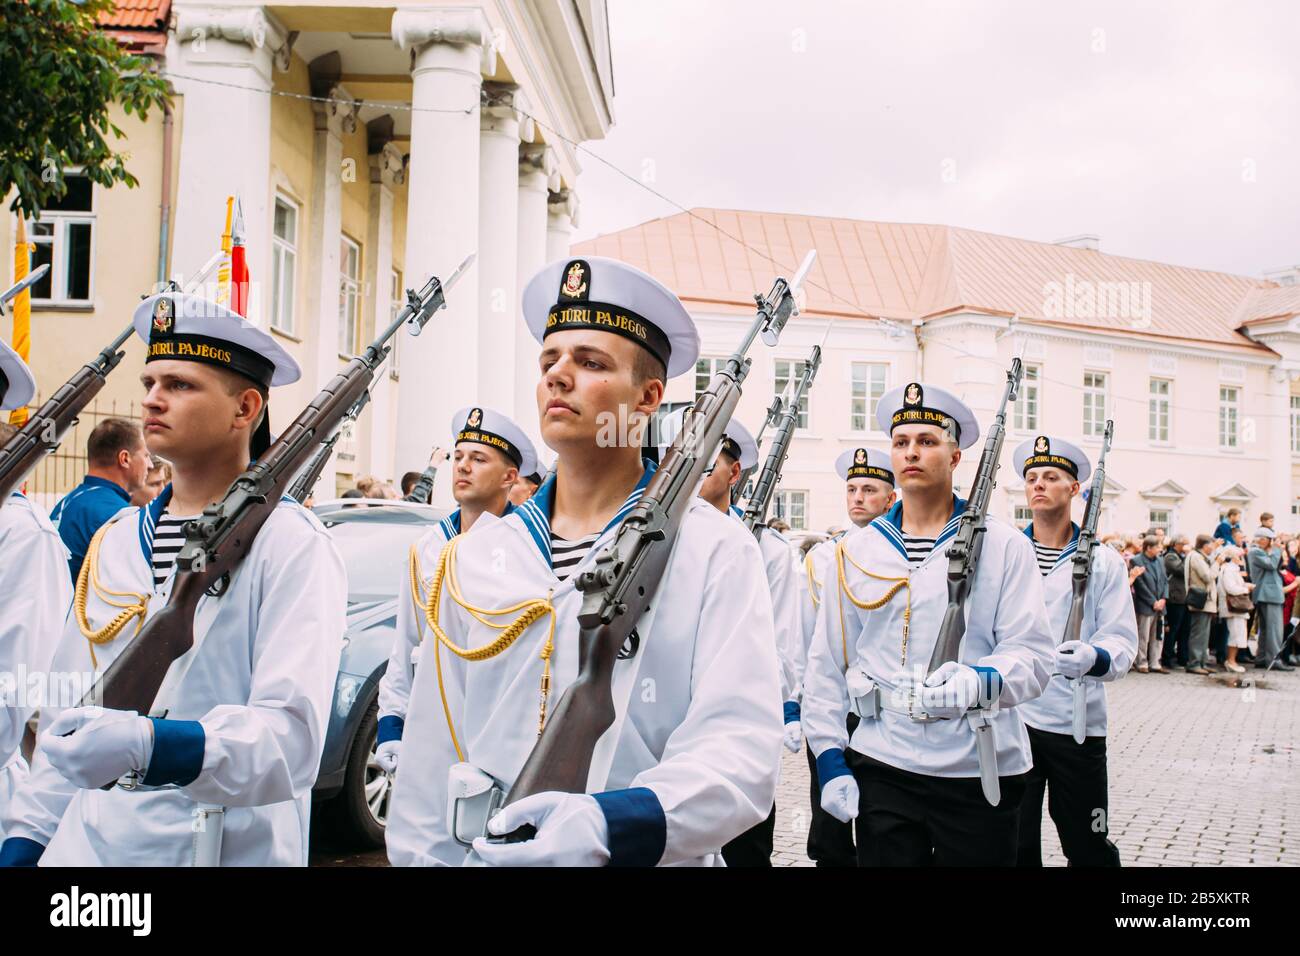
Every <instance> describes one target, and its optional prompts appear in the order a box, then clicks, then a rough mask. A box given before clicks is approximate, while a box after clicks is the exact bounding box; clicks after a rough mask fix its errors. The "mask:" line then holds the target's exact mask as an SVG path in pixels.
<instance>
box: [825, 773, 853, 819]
mask: <svg viewBox="0 0 1300 956" xmlns="http://www.w3.org/2000/svg"><path fill="white" fill-rule="evenodd" d="M858 799H859V798H858V782H857V781H856V780H854V779H853V775H852V774H848V773H846V774H842V775H840V776H838V777H832V778H831V782H830V783H828V784H826V785H825V786H824V787H822V809H823V810H825V811H826V812H827V813H829V814H830V815H831V816H833V817H834V818H835V819H836V820H839V821H840V823H848V822H849V821H850V820H852V819H853V818H854V817H856V816H857V815H858Z"/></svg>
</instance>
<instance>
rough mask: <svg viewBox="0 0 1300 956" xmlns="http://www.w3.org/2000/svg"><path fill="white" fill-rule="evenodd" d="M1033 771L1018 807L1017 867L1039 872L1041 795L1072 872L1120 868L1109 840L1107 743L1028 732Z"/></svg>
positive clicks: (1041, 853) (1041, 731)
mask: <svg viewBox="0 0 1300 956" xmlns="http://www.w3.org/2000/svg"><path fill="white" fill-rule="evenodd" d="M1026 729H1027V730H1028V731H1029V745H1030V747H1031V748H1032V749H1033V754H1034V766H1033V767H1032V768H1031V769H1030V771H1029V773H1028V775H1027V779H1026V782H1025V798H1024V800H1023V802H1022V803H1021V804H1020V860H1019V864H1018V865H1020V866H1042V865H1043V848H1042V840H1041V836H1042V827H1043V790H1044V789H1046V790H1047V812H1048V813H1049V814H1051V817H1052V822H1053V823H1055V824H1056V833H1057V835H1058V836H1059V837H1060V838H1061V849H1062V850H1064V851H1065V858H1066V859H1067V860H1069V861H1070V866H1119V865H1120V863H1119V849H1118V848H1117V847H1116V846H1115V844H1113V843H1111V842H1110V840H1109V839H1108V838H1107V834H1108V832H1109V828H1108V819H1107V816H1108V814H1109V813H1110V807H1109V805H1108V800H1107V786H1106V738H1105V737H1085V738H1084V741H1083V743H1081V744H1076V743H1075V742H1074V737H1072V736H1071V735H1069V734H1051V733H1048V732H1047V731H1045V730H1035V729H1034V728H1033V727H1027V728H1026Z"/></svg>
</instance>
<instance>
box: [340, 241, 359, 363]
mask: <svg viewBox="0 0 1300 956" xmlns="http://www.w3.org/2000/svg"><path fill="white" fill-rule="evenodd" d="M360 324H361V247H360V246H359V245H357V244H356V243H355V242H353V241H352V240H351V239H349V238H348V237H347V236H343V237H342V240H341V242H340V245H339V354H340V355H345V356H347V357H348V358H351V357H352V356H353V355H355V354H356V351H357V330H358V326H359V325H360Z"/></svg>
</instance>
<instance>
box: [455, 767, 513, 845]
mask: <svg viewBox="0 0 1300 956" xmlns="http://www.w3.org/2000/svg"><path fill="white" fill-rule="evenodd" d="M504 800H505V790H503V789H502V787H501V786H500V784H498V783H497V782H496V780H495V779H493V777H492V775H491V774H486V773H484V772H483V771H482V770H480V769H478V767H475V766H474V765H473V764H468V763H455V764H452V765H451V768H450V769H449V770H448V771H447V820H448V821H449V829H450V830H451V836H452V839H454V840H455V841H456V842H457V843H459V844H460V845H461V846H465V847H468V846H471V845H473V843H474V841H475V840H476V839H478V838H479V837H481V836H484V835H485V834H486V833H487V825H488V821H489V820H490V819H492V815H493V814H494V813H495V812H496V811H497V810H498V809H500V807H501V804H502V803H503V802H504Z"/></svg>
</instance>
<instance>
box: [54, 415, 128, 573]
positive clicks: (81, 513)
mask: <svg viewBox="0 0 1300 956" xmlns="http://www.w3.org/2000/svg"><path fill="white" fill-rule="evenodd" d="M86 463H87V465H88V467H87V468H86V477H85V479H83V480H82V482H81V484H79V485H78V486H77V487H76V488H73V489H72V491H70V492H68V493H67V494H66V495H65V496H64V497H63V499H62V500H60V501H59V503H58V504H56V505H55V506H54V510H53V511H51V512H50V521H52V522H53V523H54V527H55V528H57V529H58V531H59V537H61V538H62V539H63V543H64V544H65V545H67V548H68V553H69V555H70V557H69V558H68V571H69V572H71V574H72V580H73V581H74V582H75V581H76V580H77V575H78V574H80V573H81V562H82V560H84V559H85V557H86V548H87V547H88V546H89V545H90V539H91V538H93V537H94V536H95V532H96V531H98V530H99V529H100V527H102V526H103V524H104V522H105V521H107V520H108V519H109V518H111V517H113V515H115V514H117V513H118V512H119V511H121V510H122V509H123V508H126V507H128V506H130V504H131V496H132V495H134V494H136V493H137V492H138V491H139V490H140V489H141V488H142V487H143V486H144V483H145V479H146V477H147V476H148V474H149V468H150V466H151V465H152V464H153V457H152V456H151V455H150V454H149V449H148V448H146V447H145V444H144V434H143V433H142V432H141V431H140V423H139V422H134V421H130V420H129V419H125V418H105V419H104V420H103V421H102V422H100V423H99V424H98V425H96V426H95V428H94V430H93V431H92V432H91V433H90V437H89V438H88V439H87V440H86Z"/></svg>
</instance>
